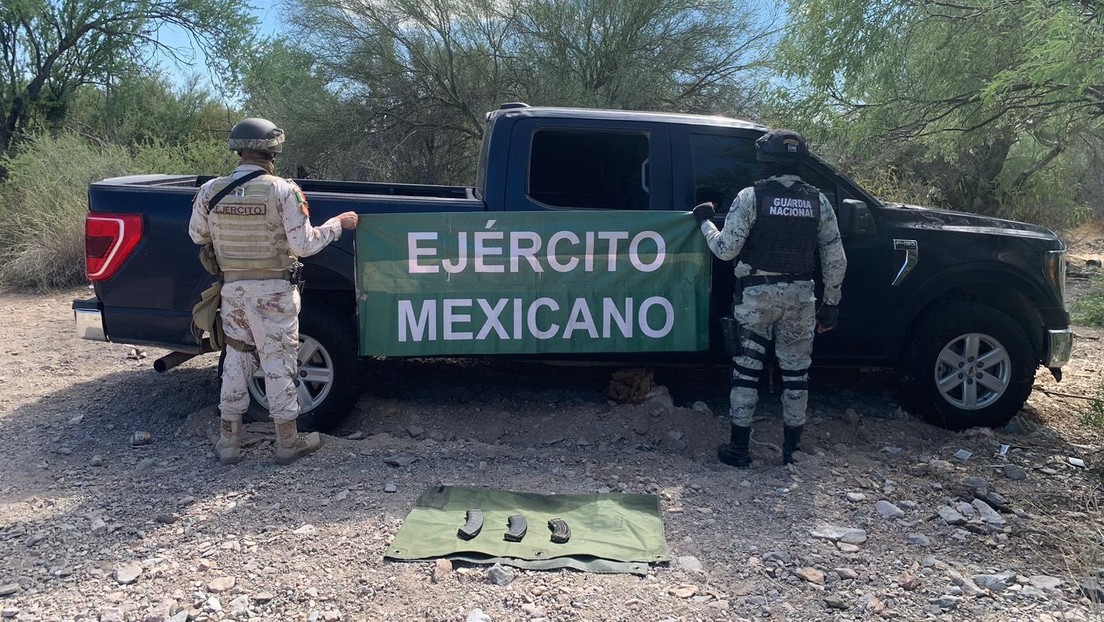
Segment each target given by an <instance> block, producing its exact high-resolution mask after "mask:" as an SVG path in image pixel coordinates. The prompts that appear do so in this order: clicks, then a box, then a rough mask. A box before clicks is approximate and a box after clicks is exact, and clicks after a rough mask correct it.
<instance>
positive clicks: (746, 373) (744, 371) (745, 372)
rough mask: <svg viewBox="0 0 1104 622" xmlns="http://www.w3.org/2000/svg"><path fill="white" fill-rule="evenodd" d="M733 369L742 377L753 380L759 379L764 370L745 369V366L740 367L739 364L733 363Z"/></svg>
mask: <svg viewBox="0 0 1104 622" xmlns="http://www.w3.org/2000/svg"><path fill="white" fill-rule="evenodd" d="M732 369H733V370H735V371H736V373H738V374H740V375H743V376H750V377H752V378H758V377H759V374H761V373H763V370H762V369H753V368H751V367H744V366H743V365H740V364H739V363H733V364H732Z"/></svg>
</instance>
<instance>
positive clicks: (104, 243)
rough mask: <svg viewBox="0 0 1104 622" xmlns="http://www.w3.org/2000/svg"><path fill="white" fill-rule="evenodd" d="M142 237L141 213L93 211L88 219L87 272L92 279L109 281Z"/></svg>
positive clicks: (85, 247)
mask: <svg viewBox="0 0 1104 622" xmlns="http://www.w3.org/2000/svg"><path fill="white" fill-rule="evenodd" d="M141 239H142V216H141V215H140V214H106V213H90V214H88V215H87V216H85V218H84V259H85V269H84V273H85V275H86V276H87V277H88V280H89V281H93V282H95V281H106V280H107V279H110V278H111V277H113V276H115V273H116V272H118V271H119V267H120V266H122V265H123V263H124V262H125V261H126V259H127V257H129V256H130V253H131V252H132V251H133V250H134V247H136V246H138V242H139V241H141Z"/></svg>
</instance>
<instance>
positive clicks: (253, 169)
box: [188, 118, 357, 464]
mask: <svg viewBox="0 0 1104 622" xmlns="http://www.w3.org/2000/svg"><path fill="white" fill-rule="evenodd" d="M283 142H284V131H283V130H281V129H280V128H278V127H276V126H275V125H274V124H273V123H272V122H270V121H267V120H265V119H256V118H250V119H245V120H243V121H241V122H240V123H238V124H237V125H235V126H234V128H233V129H232V130H231V131H230V141H229V146H230V149H231V150H232V151H237V152H238V155H239V156H240V157H241V161H240V162H239V163H238V167H237V168H236V169H234V172H233V173H231V174H230V175H228V176H226V177H219V178H217V179H212V180H211V181H209V182H207V183H205V184H203V186H202V187H201V188H200V189H199V193H198V194H197V195H196V198H195V201H194V203H193V204H192V217H191V220H190V222H189V224H188V233H189V235H190V236H191V238H192V241H193V242H195V243H196V244H203V245H206V244H210V245H212V246H213V247H214V254H215V257H216V259H217V260H218V264H219V268H220V270H221V272H222V280H223V283H224V285H223V287H222V303H221V307H220V314H221V317H222V322H223V329H224V330H225V332H226V344H227V347H226V358H225V360H224V362H223V369H222V393H221V395H220V401H219V413H220V416H221V419H222V426H221V431H220V435H219V440H218V441H217V442H216V443H215V455H216V456H217V457H218V459H219V461H220V462H222V463H224V464H231V463H235V462H238V461H240V460H241V458H242V440H243V435H242V415H244V414H245V411H246V409H247V408H248V407H249V391H248V389H247V383H248V382H249V381H250V379H251V378H252V377H253V374H254V373H255V372H256V370H257V367H258V366H260V368H261V369H262V370H264V374H265V396H266V397H267V399H268V409H269V414H270V415H271V416H272V419H273V421H275V423H276V440H277V442H276V460H277V462H280V463H282V464H287V463H290V462H294V461H296V460H298V459H299V458H301V457H303V456H305V455H307V454H309V453H311V452H313V451H315V450H317V449H318V448H319V447H320V446H321V445H322V439H321V438H320V437H319V435H318V433H317V432H313V433H311V434H309V435H300V434H299V432H298V428H297V426H296V423H295V420H296V418H297V417H298V416H299V399H298V393H297V392H296V388H295V384H294V378H295V372H296V370H297V364H296V363H297V360H296V359H297V356H298V353H299V310H300V298H299V288H298V287H296V285H295V283H293V282H292V280H293V277H292V270H293V267H294V266H295V264H296V261H297V259H298V258H299V257H306V256H309V255H313V254H315V253H317V252H319V251H320V250H322V249H323V248H325V247H326V245H328V244H329V243H331V242H333V241H334V240H337V239H338V238H340V237H341V230H342V229H355V228H356V225H357V215H356V213H355V212H345V213H344V214H341V215H339V216H335V217H333V218H331V219H330V220H328V221H326V222H325V224H323V225H322V226H320V227H312V226H311V223H310V218H309V216H310V212H309V211H308V208H307V200H306V199H305V198H304V197H303V192H302V191H301V190H300V189H299V186H297V185H296V184H295V183H294V182H292V181H289V180H287V179H283V178H281V177H277V176H276V175H275V174H274V173H275V164H274V161H275V158H276V154H278V153H280V152H281V151H282V150H283ZM235 183H236V184H237V185H234V184H235ZM227 187H233V189H232V190H231V191H230V192H229V193H225V194H223V195H222V197H221V198H220V199H219V200H217V201H212V199H214V198H215V197H216V195H219V194H220V192H221V191H222V190H224V189H226V188H227Z"/></svg>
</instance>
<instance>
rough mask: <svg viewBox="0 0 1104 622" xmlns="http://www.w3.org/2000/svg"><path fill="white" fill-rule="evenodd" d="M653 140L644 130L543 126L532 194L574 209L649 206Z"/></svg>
mask: <svg viewBox="0 0 1104 622" xmlns="http://www.w3.org/2000/svg"><path fill="white" fill-rule="evenodd" d="M648 143H649V138H648V135H647V133H641V132H618V131H595V130H593V129H590V130H585V131H570V130H566V131H565V130H539V131H537V132H535V133H534V134H533V146H532V150H531V151H530V154H529V184H528V188H527V192H528V195H529V198H531V199H532V200H534V201H536V202H539V203H543V204H544V205H548V206H551V207H562V208H568V209H625V210H646V209H649V207H650V204H651V193H650V190H649V188H650V181H649V167H648Z"/></svg>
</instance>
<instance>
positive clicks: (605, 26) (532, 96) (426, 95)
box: [250, 0, 771, 183]
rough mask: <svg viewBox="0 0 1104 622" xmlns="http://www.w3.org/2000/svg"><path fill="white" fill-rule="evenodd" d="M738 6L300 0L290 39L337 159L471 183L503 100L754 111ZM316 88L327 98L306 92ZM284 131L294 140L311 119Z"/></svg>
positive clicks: (747, 20) (759, 65)
mask: <svg viewBox="0 0 1104 622" xmlns="http://www.w3.org/2000/svg"><path fill="white" fill-rule="evenodd" d="M741 7H742V5H739V4H734V3H730V2H723V1H721V0H711V1H708V2H704V3H703V2H694V3H690V2H685V1H683V0H637V1H631V0H393V1H392V2H376V1H375V0H298V2H297V3H296V4H295V11H294V20H295V22H296V23H297V25H298V26H299V28H300V29H301V30H302V31H303V32H310V33H311V37H309V38H302V39H297V40H296V41H297V45H300V46H302V47H301V49H302V50H303V51H304V52H306V53H307V57H308V58H310V59H312V60H313V63H312V64H311V69H310V71H309V76H308V77H305V79H306V81H307V83H308V84H310V85H311V86H310V93H311V94H310V97H317V98H319V100H320V101H322V102H324V104H323V105H325V106H326V107H327V108H328V109H331V110H334V109H338V110H341V111H342V112H343V113H344V114H343V116H341V117H340V118H341V119H342V128H343V129H344V130H345V131H344V132H343V133H342V135H340V136H334V137H332V139H331V140H329V141H328V144H329V145H331V146H332V147H333V151H334V152H349V151H354V150H355V151H357V152H358V153H359V154H361V155H362V159H363V161H364V162H365V166H364V169H363V172H364V173H365V174H367V175H373V176H382V177H384V178H387V179H394V180H401V181H419V182H429V183H445V182H465V181H470V180H471V178H472V174H473V172H474V170H473V165H474V162H475V157H474V156H475V150H476V147H477V145H478V142H479V140H480V138H481V136H482V132H483V115H484V113H485V112H486V111H487V110H491V109H493V108H495V107H497V106H498V104H500V103H502V102H504V101H514V100H525V101H527V102H528V103H530V104H538V105H586V106H607V107H617V108H634V109H643V108H650V109H660V110H670V111H705V110H708V111H718V112H720V111H725V112H729V113H731V112H734V111H735V112H746V111H749V110H752V107H751V102H753V100H754V97H753V95H752V94H753V93H755V92H756V89H755V88H753V86H754V84H755V83H756V82H757V81H758V80H759V79H760V78H761V75H760V72H761V70H762V69H763V67H764V65H765V64H764V62H763V60H762V58H763V50H762V49H761V45H762V44H763V43H764V42H765V41H766V40H767V39H768V38H769V36H770V32H771V31H770V27H769V25H761V24H758V23H757V22H756V21H755V20H754V19H753V13H752V11H750V10H748V9H744V8H741ZM319 81H321V83H322V84H323V86H324V91H325V92H324V93H322V94H319V92H318V91H316V90H314V87H315V85H316V84H318V83H319ZM269 82H272V79H271V78H270V79H269ZM258 88H259V85H258V84H253V85H251V87H250V93H251V94H252V93H253V92H255V91H256V90H257V89H258ZM328 98H333V99H331V100H329V101H327V100H328ZM339 102H340V103H344V104H346V105H345V106H340V105H338V103H339ZM281 123H284V124H285V125H287V126H288V129H289V131H290V130H295V129H297V128H298V127H299V126H300V125H301V124H302V125H304V126H309V125H310V123H311V117H310V116H304V115H300V114H295V115H292V116H291V117H289V118H288V119H287V120H286V121H281ZM307 133H310V132H307Z"/></svg>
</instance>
